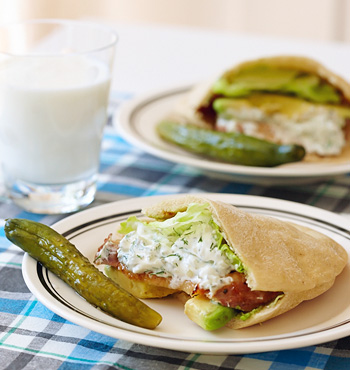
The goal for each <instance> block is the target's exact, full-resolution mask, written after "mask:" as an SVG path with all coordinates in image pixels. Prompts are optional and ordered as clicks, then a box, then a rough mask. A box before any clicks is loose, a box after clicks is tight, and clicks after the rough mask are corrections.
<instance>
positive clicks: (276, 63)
mask: <svg viewBox="0 0 350 370" xmlns="http://www.w3.org/2000/svg"><path fill="white" fill-rule="evenodd" d="M258 67H263V68H267V69H269V68H278V69H279V70H291V71H293V70H295V71H298V73H300V74H301V75H303V74H305V75H307V76H311V77H312V76H315V77H316V78H317V79H319V81H321V83H322V84H323V85H325V84H326V85H327V84H328V85H329V88H330V89H333V90H334V93H335V94H337V96H338V98H339V101H338V102H335V101H332V100H331V101H330V102H326V101H325V102H323V103H319V102H313V101H309V100H308V99H307V98H305V97H298V96H297V95H295V96H294V93H291V92H288V91H279V90H278V89H276V90H271V91H267V92H266V91H265V90H264V89H263V88H262V90H259V89H257V90H254V89H253V90H252V91H251V92H250V93H248V95H254V94H259V93H261V94H263V95H266V94H267V95H266V96H267V98H266V97H265V98H266V99H268V97H269V96H271V104H274V101H273V96H272V95H273V94H274V95H277V96H285V97H287V98H291V99H293V96H294V97H295V98H297V100H299V101H305V102H307V104H308V108H307V110H303V113H302V114H303V115H299V116H298V118H297V119H296V122H297V123H296V124H298V123H299V122H303V123H307V122H308V121H310V119H309V117H311V118H313V117H315V116H316V111H317V112H318V113H317V118H315V119H317V120H319V119H321V120H322V122H321V123H320V124H321V125H323V124H325V125H326V123H325V122H326V121H327V122H328V121H329V119H331V121H333V119H334V122H335V121H336V120H337V122H339V118H334V117H335V116H334V114H333V113H329V112H330V111H332V112H336V113H335V114H336V115H339V114H340V115H341V119H342V120H343V123H342V127H339V126H340V123H336V124H334V125H335V126H334V128H332V130H331V131H327V132H325V133H324V134H323V137H322V138H317V136H315V137H314V140H315V141H319V140H321V141H320V145H322V149H320V148H319V147H317V148H316V147H315V146H314V145H312V144H310V143H309V144H308V143H306V140H307V138H306V136H304V137H300V134H296V133H294V132H292V131H290V133H287V132H286V134H285V135H284V133H283V132H284V131H283V130H282V131H279V130H280V129H279V128H278V127H277V126H273V125H274V124H275V123H274V120H276V119H277V120H280V118H281V115H279V117H277V115H278V114H279V112H278V111H277V112H273V114H272V113H269V112H266V111H265V110H264V109H263V118H261V116H260V118H257V121H256V122H255V124H256V127H255V128H254V130H253V131H252V125H251V122H254V120H253V121H252V118H251V117H250V115H249V117H250V118H244V117H243V118H242V117H235V118H234V121H236V122H238V126H235V127H236V128H232V125H231V124H230V123H228V125H226V124H224V126H221V127H219V128H218V126H217V125H218V113H217V112H216V111H215V109H214V108H213V102H214V100H217V99H218V98H223V97H224V98H225V97H227V98H228V99H233V100H236V101H237V100H239V99H241V98H242V97H243V98H246V97H247V95H242V96H241V97H240V96H239V95H237V96H236V97H229V96H226V95H225V93H223V92H218V91H216V90H215V84H216V83H217V82H218V81H219V80H225V81H226V80H227V81H235V78H237V76H240V74H241V73H242V71H243V72H244V73H247V72H246V71H249V70H250V69H254V68H258ZM241 100H242V99H241ZM247 104H248V105H252V107H251V108H255V109H262V108H261V105H260V106H255V104H256V101H255V102H251V101H250V100H249V99H248V103H247ZM339 108H340V110H339ZM235 109H236V108H235ZM237 109H238V108H237ZM243 109H250V108H243ZM321 110H322V112H321ZM276 114H277V115H276ZM283 114H284V113H283V112H282V115H283ZM322 115H323V118H320V117H322ZM330 115H332V117H331V118H328V116H329V117H330ZM275 117H277V118H275ZM300 117H301V118H300ZM170 118H171V119H173V120H175V121H178V122H180V123H182V124H187V123H191V124H195V125H198V126H200V127H204V128H212V129H214V130H216V129H219V130H226V129H227V130H239V131H240V132H243V133H245V134H247V135H251V136H256V137H259V138H262V139H265V140H268V141H272V142H277V143H284V144H299V145H305V149H306V151H307V155H306V156H305V158H304V159H303V161H305V162H320V161H321V162H326V163H339V162H340V163H341V162H348V161H349V158H350V84H349V83H348V82H347V81H346V80H344V79H343V78H342V77H340V76H338V75H336V74H335V73H334V72H332V71H331V70H329V69H328V68H326V67H325V66H323V65H322V64H320V63H319V62H317V61H315V60H312V59H310V58H306V57H299V56H275V57H266V58H260V59H257V60H252V61H247V62H244V63H241V64H239V65H237V66H235V67H233V68H231V69H229V70H228V71H226V72H224V73H223V74H222V75H220V76H218V77H215V78H214V79H211V80H210V81H205V82H203V83H201V84H198V85H197V86H195V87H194V88H193V89H192V90H191V91H190V92H189V93H188V94H185V96H184V97H183V99H182V100H181V101H180V102H179V104H178V105H177V106H176V107H175V108H174V111H173V112H172V113H171V114H170ZM294 118H295V117H294ZM294 118H293V119H291V122H293V120H294ZM245 120H246V121H247V125H246V126H245V124H244V123H245ZM242 123H243V124H242ZM278 124H279V122H278ZM291 124H293V123H290V124H289V123H288V126H290V125H291ZM327 124H328V123H327ZM230 125H231V128H229V127H230ZM235 125H236V124H235ZM299 126H300V125H299ZM291 128H292V127H291ZM310 130H311V131H312V129H309V131H308V132H309V133H308V134H306V133H305V135H310ZM327 130H328V128H327ZM337 130H338V133H337V134H335V132H336V131H337ZM305 132H306V131H305ZM293 135H299V136H297V137H293ZM302 135H304V134H302ZM333 135H334V136H333ZM341 136H343V139H341ZM327 138H328V139H329V138H332V140H333V141H334V144H332V146H333V147H334V149H329V148H327V145H328V144H327V143H326V141H327Z"/></svg>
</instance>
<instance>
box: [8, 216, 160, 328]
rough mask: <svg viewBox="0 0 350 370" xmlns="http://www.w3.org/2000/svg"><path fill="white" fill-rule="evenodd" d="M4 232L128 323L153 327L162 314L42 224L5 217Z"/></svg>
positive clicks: (79, 291)
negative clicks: (119, 284) (109, 276)
mask: <svg viewBox="0 0 350 370" xmlns="http://www.w3.org/2000/svg"><path fill="white" fill-rule="evenodd" d="M5 235H6V237H7V238H8V239H9V240H10V241H11V242H12V243H13V244H15V245H17V246H18V247H20V248H21V249H23V250H24V251H25V252H27V253H28V254H29V255H30V256H31V257H32V258H34V259H36V260H37V261H39V262H40V263H41V264H42V265H43V266H44V267H46V268H47V269H48V270H49V271H51V272H52V273H54V274H55V275H57V276H58V277H59V278H61V279H62V280H63V281H64V282H65V283H67V284H68V285H70V286H71V287H72V288H73V289H74V290H75V291H76V292H77V293H78V294H79V295H80V296H82V297H83V298H85V299H86V300H87V301H88V302H89V303H91V304H92V305H94V306H96V307H99V308H100V309H101V310H103V311H105V312H107V313H108V314H110V315H112V316H113V317H116V318H117V319H119V320H122V321H125V322H127V323H129V324H133V325H137V326H140V327H143V328H147V329H154V328H155V327H157V326H158V325H159V323H160V322H161V320H162V317H161V315H160V314H159V313H158V312H156V311H154V310H153V309H151V308H150V307H148V306H147V305H146V304H144V303H143V302H141V301H140V300H138V299H137V298H136V297H134V296H133V295H131V294H130V293H128V292H127V291H125V290H124V289H122V288H120V287H119V286H118V285H117V284H116V283H114V282H113V281H112V280H111V279H109V278H108V277H107V276H105V275H104V274H103V273H102V272H100V271H99V270H98V269H97V268H96V267H95V266H94V265H92V264H91V263H90V262H89V260H88V259H87V258H86V257H84V256H83V255H82V254H81V253H80V251H79V250H78V249H77V248H76V247H75V246H74V245H73V244H72V243H71V242H69V241H68V240H67V239H66V238H65V237H63V236H62V235H60V234H59V233H58V232H56V231H55V230H53V229H52V228H50V227H49V226H46V225H44V224H41V223H38V222H35V221H30V220H25V219H7V220H6V223H5Z"/></svg>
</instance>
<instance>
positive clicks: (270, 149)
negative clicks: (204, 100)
mask: <svg viewBox="0 0 350 370" xmlns="http://www.w3.org/2000/svg"><path fill="white" fill-rule="evenodd" d="M157 132H158V134H159V136H160V137H161V138H163V139H164V140H166V141H168V142H171V143H173V144H176V145H178V146H180V147H182V148H183V149H185V150H188V151H190V152H192V153H196V154H200V155H204V156H206V157H209V158H213V159H216V160H222V161H225V162H229V163H234V164H240V165H245V166H263V167H273V166H278V165H281V164H285V163H290V162H297V161H300V160H302V159H303V158H304V156H305V149H304V148H303V147H302V146H300V145H294V144H291V145H279V144H275V143H272V142H269V141H265V140H261V139H257V138H254V137H252V136H247V135H244V134H240V133H236V132H221V131H214V130H210V129H206V128H201V127H198V126H195V125H191V124H186V125H183V124H180V123H177V122H173V121H168V120H165V121H162V122H160V123H159V124H158V125H157Z"/></svg>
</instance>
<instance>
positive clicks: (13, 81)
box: [0, 19, 117, 214]
mask: <svg viewBox="0 0 350 370" xmlns="http://www.w3.org/2000/svg"><path fill="white" fill-rule="evenodd" d="M116 43H117V35H116V33H115V32H114V31H113V30H111V29H109V28H106V27H104V26H101V25H99V24H95V23H89V22H80V21H73V20H45V19H42V20H30V21H25V22H22V23H16V24H11V25H8V26H6V27H0V161H1V162H2V176H3V181H4V184H5V187H6V190H7V193H8V195H9V197H10V198H11V199H12V200H13V201H14V202H15V203H16V204H18V205H20V206H21V207H22V208H24V209H25V210H27V211H30V212H36V213H47V214H53V213H67V212H73V211H76V210H78V209H80V208H82V207H84V206H86V205H88V204H90V203H91V202H92V201H93V199H94V196H95V193H96V180H97V175H98V169H99V157H100V148H101V139H102V134H103V129H104V126H105V124H106V121H107V107H108V97H109V89H110V82H111V75H112V66H113V57H114V53H115V47H116Z"/></svg>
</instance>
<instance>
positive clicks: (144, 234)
mask: <svg viewBox="0 0 350 370" xmlns="http://www.w3.org/2000/svg"><path fill="white" fill-rule="evenodd" d="M119 233H120V234H122V235H124V236H123V237H121V239H120V240H113V239H112V237H111V236H109V237H108V238H107V239H106V241H105V243H104V244H103V245H102V246H101V247H100V249H99V250H98V252H97V254H96V258H95V263H96V264H106V265H110V266H113V267H115V268H117V269H118V270H120V271H122V272H123V273H124V274H126V275H127V276H128V278H129V279H134V280H143V281H148V282H149V283H150V284H154V285H159V286H163V287H168V288H171V289H174V291H178V290H182V291H185V292H186V293H187V294H189V295H191V296H194V295H202V296H205V297H207V298H208V299H210V300H213V301H215V302H217V303H220V304H221V305H223V306H227V307H231V308H235V309H239V310H241V311H243V312H249V311H251V310H253V309H256V308H257V307H260V306H261V305H264V304H267V303H270V302H272V301H274V300H275V299H276V297H277V296H279V295H281V293H280V292H265V291H252V290H251V289H250V288H249V287H248V285H247V284H246V279H245V272H246V269H245V266H244V265H243V264H242V262H241V261H240V259H239V257H238V256H237V255H236V254H235V252H234V250H233V249H232V248H231V246H229V244H228V243H227V241H226V240H225V238H224V235H223V234H222V232H221V231H220V228H219V226H218V225H217V224H216V222H215V221H214V220H213V217H212V214H211V212H210V211H209V209H208V205H207V204H197V203H192V204H190V205H189V206H188V208H187V210H186V211H184V212H178V213H177V214H176V215H174V216H173V217H171V218H168V219H166V220H164V221H150V222H147V221H141V220H139V219H137V218H136V217H135V216H133V217H130V218H129V219H128V220H127V221H125V222H123V223H122V224H121V227H120V230H119Z"/></svg>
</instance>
